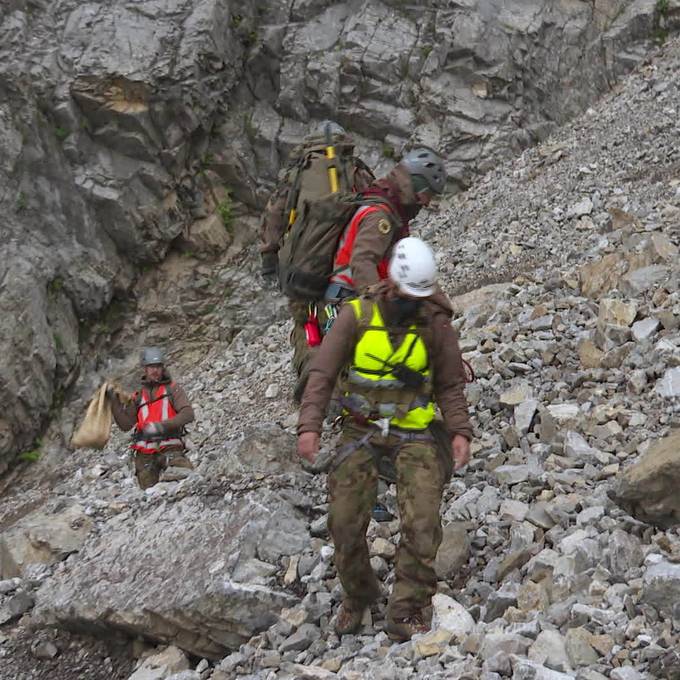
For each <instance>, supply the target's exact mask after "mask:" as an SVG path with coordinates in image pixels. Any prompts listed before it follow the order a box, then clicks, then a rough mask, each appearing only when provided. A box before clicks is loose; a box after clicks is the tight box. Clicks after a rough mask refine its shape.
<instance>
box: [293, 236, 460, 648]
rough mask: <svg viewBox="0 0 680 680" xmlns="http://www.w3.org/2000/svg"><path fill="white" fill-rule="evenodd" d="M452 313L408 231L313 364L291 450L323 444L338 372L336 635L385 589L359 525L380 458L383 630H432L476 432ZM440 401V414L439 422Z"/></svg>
mask: <svg viewBox="0 0 680 680" xmlns="http://www.w3.org/2000/svg"><path fill="white" fill-rule="evenodd" d="M451 316H452V309H451V304H450V302H449V300H448V298H446V296H445V295H444V294H443V293H442V292H441V290H440V289H439V287H438V286H437V284H436V264H435V259H434V255H433V253H432V251H431V250H430V248H429V247H428V246H427V245H426V244H425V243H424V242H423V241H421V240H420V239H417V238H413V237H408V238H405V239H402V240H401V241H398V242H397V244H396V246H395V248H394V250H393V253H392V257H391V259H390V262H389V266H388V278H387V280H386V281H384V282H382V283H380V284H378V285H377V286H375V287H374V288H373V289H372V291H371V292H370V293H369V294H368V295H365V296H362V297H360V298H357V299H354V300H351V301H349V302H347V303H345V304H344V305H343V307H342V308H341V311H340V313H339V315H338V318H337V319H336V321H335V323H334V325H333V327H332V328H331V330H330V332H329V334H328V335H327V336H326V338H325V339H324V341H323V343H322V344H321V347H320V349H319V352H318V353H317V355H316V357H315V358H314V359H313V361H312V365H311V368H310V372H309V381H308V384H307V387H306V389H305V392H304V396H303V399H302V406H301V409H300V416H299V421H298V453H299V454H300V455H301V456H302V457H304V458H305V459H307V460H308V461H310V462H313V461H314V460H315V458H316V455H317V453H318V449H319V435H320V432H321V425H322V421H323V419H324V414H325V412H326V409H327V407H328V403H329V400H330V397H331V392H332V391H333V388H334V386H335V384H336V380H337V379H338V378H340V382H339V387H340V391H341V393H342V395H343V396H342V398H341V403H342V405H343V407H344V411H343V413H344V415H343V425H342V435H341V438H340V441H339V444H338V449H337V451H336V453H335V457H334V460H333V463H332V467H331V471H330V473H329V477H328V488H329V497H330V507H329V519H328V528H329V531H330V534H331V537H332V538H333V543H334V545H335V565H336V567H337V570H338V576H339V577H340V581H341V582H342V585H343V588H344V590H345V599H344V600H343V602H342V604H341V606H340V608H339V610H338V613H337V617H336V623H335V628H336V631H337V632H338V634H346V633H352V632H356V631H357V630H358V629H359V627H360V625H361V620H362V616H363V612H364V609H365V608H366V607H367V606H368V605H370V604H371V603H372V602H373V601H374V600H375V599H376V598H377V597H378V596H379V594H380V589H379V587H378V583H377V580H376V578H375V575H374V573H373V571H372V569H371V565H370V562H369V553H368V547H367V544H366V536H365V534H366V529H367V527H368V524H369V520H370V516H371V509H372V507H373V505H374V503H375V500H376V493H377V480H378V472H377V463H378V462H379V460H380V458H381V457H383V456H388V457H390V458H391V459H392V460H393V461H394V465H395V468H396V472H397V501H398V507H399V514H400V518H401V539H400V545H399V549H398V552H397V556H396V565H395V575H396V579H395V583H394V587H393V590H392V593H391V595H390V598H389V601H388V608H387V632H388V634H389V635H390V637H391V638H392V639H395V640H406V639H409V638H410V637H411V636H412V635H413V634H415V633H421V632H425V631H426V630H428V629H429V621H428V611H430V607H429V605H430V604H431V598H432V595H434V593H435V591H436V586H437V577H436V574H435V570H434V560H435V557H436V555H437V550H438V548H439V544H440V543H441V539H442V530H441V520H440V516H439V506H440V503H441V498H442V493H443V490H444V485H445V484H446V483H448V480H449V478H450V475H451V471H452V468H455V469H458V468H461V467H463V466H464V465H466V464H467V463H468V461H469V458H470V439H471V437H472V429H471V425H470V422H469V419H468V407H467V402H466V399H465V395H464V386H465V372H464V368H463V362H462V357H461V353H460V348H459V345H458V337H457V335H456V332H455V330H454V329H453V327H452V326H451ZM435 404H436V405H437V406H438V407H439V409H440V411H441V415H442V420H438V419H437V420H435ZM442 441H443V446H442Z"/></svg>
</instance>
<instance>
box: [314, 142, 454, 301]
mask: <svg viewBox="0 0 680 680" xmlns="http://www.w3.org/2000/svg"><path fill="white" fill-rule="evenodd" d="M445 187H446V168H445V166H444V160H443V159H442V157H441V156H440V155H439V154H438V153H437V152H436V151H434V150H433V149H430V148H429V147H426V146H418V147H415V148H414V149H412V150H410V151H409V152H408V153H406V154H405V155H404V157H403V158H402V159H401V161H399V163H397V165H395V167H394V168H392V170H391V171H390V172H389V173H388V174H387V176H385V177H383V178H381V179H378V180H376V181H375V182H374V183H373V185H371V186H370V187H369V188H368V189H367V190H366V191H364V192H362V195H363V196H364V197H365V198H366V199H368V200H367V203H366V205H365V206H362V207H360V208H359V209H358V210H357V211H356V213H355V214H354V217H353V218H352V219H351V220H350V222H349V224H348V225H347V228H346V230H345V236H344V237H343V238H342V239H341V242H340V243H341V246H340V248H339V250H338V252H337V254H336V257H335V262H334V265H333V272H334V273H333V276H332V277H331V280H330V285H329V289H328V291H327V294H326V297H327V299H329V300H332V299H334V298H338V297H340V298H342V297H347V296H348V295H350V294H356V293H363V292H365V291H366V289H367V288H369V287H370V286H373V285H375V284H376V283H378V282H379V281H380V280H382V279H384V278H386V276H387V261H388V258H389V255H390V252H391V249H392V246H393V245H394V244H395V243H396V241H397V240H398V239H400V238H404V237H406V236H408V235H409V224H410V222H411V220H413V219H414V218H415V216H416V215H417V214H418V213H419V212H420V210H421V208H423V207H426V206H428V205H429V204H430V201H431V200H432V198H433V197H434V196H436V195H439V194H442V193H443V192H444V189H445ZM376 199H382V203H376Z"/></svg>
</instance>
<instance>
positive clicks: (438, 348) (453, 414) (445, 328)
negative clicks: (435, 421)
mask: <svg viewBox="0 0 680 680" xmlns="http://www.w3.org/2000/svg"><path fill="white" fill-rule="evenodd" d="M432 331H433V333H432V345H433V347H432V371H433V374H434V385H433V388H434V398H435V401H436V402H437V405H438V406H439V410H440V411H441V412H442V417H443V418H444V424H445V425H446V429H447V430H448V432H449V434H450V435H451V436H452V437H453V435H454V434H462V435H463V436H464V437H467V439H468V440H471V439H472V425H471V424H470V419H469V418H468V404H467V399H466V398H465V370H464V368H463V357H462V355H461V352H460V346H459V345H458V334H457V333H456V331H455V330H454V329H453V328H452V326H451V324H450V322H449V319H448V318H447V317H446V316H445V315H438V316H437V317H435V319H434V321H433V323H432Z"/></svg>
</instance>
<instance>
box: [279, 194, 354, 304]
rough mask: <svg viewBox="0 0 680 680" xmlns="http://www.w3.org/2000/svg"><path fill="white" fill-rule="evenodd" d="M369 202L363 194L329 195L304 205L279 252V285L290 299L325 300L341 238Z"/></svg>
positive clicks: (306, 202)
mask: <svg viewBox="0 0 680 680" xmlns="http://www.w3.org/2000/svg"><path fill="white" fill-rule="evenodd" d="M365 203H366V201H365V200H364V199H362V197H361V194H355V193H338V194H329V193H326V195H325V196H323V197H322V198H317V199H315V200H306V201H305V202H304V203H303V204H302V206H301V208H300V211H299V212H298V213H297V216H296V219H295V222H293V224H292V225H291V226H290V228H289V229H288V232H287V233H286V236H285V238H284V240H283V246H282V247H281V249H280V250H279V282H280V284H281V290H282V291H283V292H284V293H285V294H286V295H287V296H288V297H289V298H291V299H292V300H304V301H313V300H321V299H322V298H323V296H324V293H325V292H326V288H327V287H328V279H329V277H330V276H331V274H332V273H333V261H334V259H335V253H336V251H337V249H338V244H339V241H340V237H341V236H342V234H343V232H344V230H345V226H346V225H347V223H348V222H349V220H350V219H351V217H352V215H353V214H354V212H355V211H356V210H357V208H359V207H360V206H361V205H364V204H365Z"/></svg>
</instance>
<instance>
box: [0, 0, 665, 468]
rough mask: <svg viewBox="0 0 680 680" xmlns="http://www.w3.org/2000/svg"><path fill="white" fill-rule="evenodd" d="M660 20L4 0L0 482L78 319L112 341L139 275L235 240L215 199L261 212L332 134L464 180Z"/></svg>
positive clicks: (450, 7) (60, 371) (532, 131)
mask: <svg viewBox="0 0 680 680" xmlns="http://www.w3.org/2000/svg"><path fill="white" fill-rule="evenodd" d="M677 9H678V8H677V2H676V0H670V1H669V2H664V3H656V2H655V0H635V1H633V2H629V1H624V0H597V1H596V2H593V3H583V2H572V3H558V4H556V3H553V2H548V1H545V0H539V1H536V2H531V3H526V2H520V1H513V2H510V3H508V2H500V1H499V2H496V1H495V0H494V1H493V2H483V3H476V2H471V3H449V4H446V3H440V2H434V1H432V2H423V3H417V4H415V5H413V6H411V5H405V4H403V3H402V2H378V1H377V0H366V1H363V2H360V1H352V2H342V3H331V2H325V1H319V0H312V1H305V2H281V1H279V0H268V1H265V0H260V1H258V2H252V3H234V2H229V1H227V0H168V1H167V2H158V1H157V0H141V1H139V2H129V1H128V0H115V1H114V2H108V3H97V2H75V1H74V0H59V1H58V2H44V1H42V0H12V1H11V2H5V3H3V5H2V7H1V8H0V93H1V95H2V96H1V97H0V101H1V102H2V103H1V104H0V145H1V146H0V157H1V158H2V161H1V164H0V173H1V174H0V205H1V206H2V215H3V217H2V246H1V247H2V249H3V250H2V252H3V257H2V264H0V281H2V288H1V289H0V309H2V312H3V314H2V319H4V321H3V322H2V324H0V349H1V350H2V354H3V357H4V358H5V360H4V361H3V364H2V368H1V369H0V370H1V371H2V380H1V381H0V399H2V403H3V404H4V405H5V408H4V411H3V415H2V417H1V418H0V469H4V468H5V467H6V466H7V465H8V462H9V460H11V458H12V456H13V455H14V454H15V453H16V452H18V451H26V450H27V449H29V448H31V447H32V445H33V442H34V440H35V438H36V435H37V434H39V433H40V432H41V431H42V430H43V429H44V425H45V423H46V421H47V420H48V419H49V417H50V415H51V414H53V413H54V411H55V410H58V409H59V407H60V405H61V404H62V403H63V400H64V396H65V393H66V392H67V391H68V390H69V389H71V387H72V386H73V384H74V382H75V380H76V378H77V376H78V375H79V372H81V370H82V369H83V368H85V370H84V372H85V373H86V372H87V366H85V367H83V362H84V361H85V362H87V361H88V359H89V357H88V355H87V354H86V352H85V351H84V347H86V346H87V345H84V344H83V336H86V337H87V336H88V335H89V333H90V332H91V331H92V330H93V329H94V330H95V331H96V330H97V328H98V327H97V325H96V324H95V323H94V321H95V320H97V321H98V323H99V324H100V326H99V329H100V330H103V331H104V333H106V331H108V330H111V328H110V325H111V324H110V321H111V319H110V317H111V316H115V311H116V307H117V305H118V303H120V301H121V300H130V299H131V298H132V299H133V300H134V299H135V297H136V296H137V295H138V294H139V292H140V289H139V286H140V270H142V269H145V268H147V267H149V266H152V265H155V263H158V262H159V261H161V260H163V258H164V257H165V256H166V254H167V252H168V251H169V250H170V249H179V250H182V251H183V252H190V253H193V254H210V255H213V254H215V253H219V252H224V251H225V250H226V249H227V248H228V246H229V244H230V242H231V240H232V236H233V234H232V233H231V232H230V231H229V230H225V228H224V226H225V225H224V224H223V221H225V220H226V223H227V225H229V224H231V223H232V218H231V217H230V215H232V213H233V216H235V217H237V218H239V219H238V228H236V227H235V231H236V232H238V233H240V234H241V236H246V237H247V236H250V238H253V235H252V233H251V231H250V229H251V228H250V226H249V223H248V221H247V220H242V219H240V216H239V212H238V209H237V206H234V205H232V198H231V197H233V199H234V200H236V201H238V202H239V205H241V206H247V207H248V208H249V209H252V208H259V207H261V205H262V201H263V198H264V195H265V194H266V191H267V190H268V189H269V188H271V185H272V182H273V180H274V178H275V176H276V173H277V171H278V169H279V167H280V165H281V162H282V159H285V157H286V154H287V153H288V151H289V149H290V148H291V146H292V145H293V144H295V143H297V142H298V141H299V139H300V138H301V137H302V136H303V135H304V134H305V133H306V132H307V131H308V129H309V125H310V123H311V122H313V121H317V122H318V121H319V120H320V119H323V118H327V117H331V118H335V119H338V120H339V121H340V122H341V123H343V124H344V125H346V126H347V127H348V129H350V130H351V131H352V132H353V133H355V134H357V139H358V142H359V144H360V148H361V149H362V152H364V153H365V154H366V159H367V160H368V161H369V162H370V163H371V164H372V165H373V166H375V167H377V168H378V170H383V169H385V167H387V166H388V165H389V164H390V163H391V162H392V160H391V159H392V157H393V156H394V155H395V154H398V153H399V151H400V149H401V147H402V146H403V145H404V143H406V142H408V141H421V142H426V143H430V144H432V145H433V146H437V147H439V148H441V149H442V150H443V151H444V152H445V153H446V155H447V157H448V159H449V161H448V164H449V171H450V174H451V176H452V178H453V183H454V184H456V185H460V186H467V185H468V184H469V183H470V180H471V177H473V176H474V175H475V174H476V173H478V172H483V171H486V170H488V169H490V168H493V167H494V165H495V164H496V162H497V161H498V159H499V158H503V157H506V156H508V155H510V154H514V153H516V152H517V151H519V150H521V149H522V148H524V147H525V146H527V145H529V144H532V143H534V142H536V141H537V140H540V139H542V138H544V137H545V135H546V134H547V133H548V132H549V131H550V130H552V129H554V128H555V126H556V125H558V124H560V123H562V122H564V121H565V120H567V119H568V118H569V117H571V116H573V115H575V114H577V113H578V112H580V111H582V110H583V109H584V108H585V107H586V106H587V105H588V103H589V102H591V101H593V100H594V99H595V98H596V97H597V96H598V95H599V94H601V93H602V92H604V91H607V90H608V89H609V88H610V87H611V86H612V85H613V83H615V82H616V81H617V79H618V78H619V77H620V76H621V75H622V74H623V73H626V72H627V71H629V70H630V69H631V68H633V67H634V66H635V64H637V63H638V62H639V61H640V59H642V57H643V55H644V54H645V52H646V50H647V48H648V47H649V44H650V40H651V39H652V38H654V37H655V36H656V35H657V34H658V32H659V30H661V31H667V30H669V29H670V28H672V27H673V25H674V21H675V17H676V15H677ZM395 36H398V37H399V38H398V39H395ZM227 191H229V192H230V194H228V193H227ZM230 196H231V197H230ZM190 302H193V303H194V305H193V307H192V306H191V305H187V306H188V307H189V308H190V309H191V310H192V311H195V310H196V307H197V306H198V305H199V304H200V301H196V300H193V301H190ZM112 307H113V310H112ZM203 311H205V310H203ZM103 313H106V315H107V317H106V318H105V319H104V320H103V321H102V318H101V317H102V314H103ZM141 335H143V330H140V331H138V336H139V340H140V341H142V340H143V339H144V338H143V337H141ZM87 347H89V346H87Z"/></svg>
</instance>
